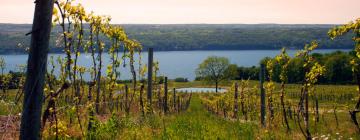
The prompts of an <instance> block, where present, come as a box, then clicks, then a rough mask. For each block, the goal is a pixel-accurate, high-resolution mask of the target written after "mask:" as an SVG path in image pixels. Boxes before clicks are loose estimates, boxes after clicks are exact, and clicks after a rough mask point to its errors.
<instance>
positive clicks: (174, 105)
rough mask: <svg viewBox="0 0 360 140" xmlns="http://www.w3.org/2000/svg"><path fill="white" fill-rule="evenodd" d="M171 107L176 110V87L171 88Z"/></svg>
mask: <svg viewBox="0 0 360 140" xmlns="http://www.w3.org/2000/svg"><path fill="white" fill-rule="evenodd" d="M173 107H174V111H176V89H175V88H173Z"/></svg>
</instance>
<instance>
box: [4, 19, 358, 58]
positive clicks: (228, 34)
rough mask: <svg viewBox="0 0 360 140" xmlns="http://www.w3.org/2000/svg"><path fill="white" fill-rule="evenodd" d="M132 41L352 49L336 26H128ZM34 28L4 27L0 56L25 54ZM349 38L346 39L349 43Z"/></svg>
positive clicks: (177, 46) (162, 47)
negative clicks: (315, 43)
mask: <svg viewBox="0 0 360 140" xmlns="http://www.w3.org/2000/svg"><path fill="white" fill-rule="evenodd" d="M122 26H123V27H124V28H125V30H126V31H127V33H128V34H129V36H130V37H131V38H135V39H137V40H139V41H140V42H141V43H142V44H143V46H144V48H145V49H146V48H148V47H153V48H155V50H157V51H176V50H245V49H247V50H249V49H279V48H281V47H284V46H285V47H288V48H291V49H297V48H302V47H303V45H304V44H305V43H307V42H309V41H311V40H314V39H316V40H319V42H320V45H321V48H322V49H328V48H329V49H330V48H332V49H334V48H352V47H353V42H352V41H351V39H349V38H350V37H343V38H339V39H337V40H335V41H331V40H330V39H329V38H328V36H327V32H328V30H329V29H330V28H331V27H333V26H334V25H300V24H299V25H282V24H186V25H182V24H174V25H154V24H146V25H141V24H127V25H122ZM30 29H31V25H30V24H0V54H5V53H6V54H9V53H25V50H24V48H19V47H17V46H18V45H17V44H18V43H22V44H23V45H22V46H23V47H26V46H27V45H28V44H29V41H30V36H25V34H26V33H28V32H29V31H30ZM58 31H60V30H59V28H57V27H55V30H53V33H52V40H51V52H56V53H60V52H61V50H62V49H61V48H56V47H55V39H56V36H57V35H56V32H58ZM345 38H346V39H345Z"/></svg>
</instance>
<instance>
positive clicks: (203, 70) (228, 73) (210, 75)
mask: <svg viewBox="0 0 360 140" xmlns="http://www.w3.org/2000/svg"><path fill="white" fill-rule="evenodd" d="M236 75H237V66H236V65H235V64H230V62H229V59H227V58H226V57H218V56H210V57H208V58H206V59H205V60H204V61H203V62H202V63H201V64H199V67H198V68H197V69H196V76H197V77H201V78H202V79H203V80H205V81H208V82H214V83H215V85H216V92H217V89H218V84H219V82H221V81H223V80H230V79H232V78H235V76H236Z"/></svg>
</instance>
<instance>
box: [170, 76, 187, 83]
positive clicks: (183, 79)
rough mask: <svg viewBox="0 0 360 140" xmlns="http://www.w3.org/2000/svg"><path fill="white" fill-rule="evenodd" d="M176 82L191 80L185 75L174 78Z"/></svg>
mask: <svg viewBox="0 0 360 140" xmlns="http://www.w3.org/2000/svg"><path fill="white" fill-rule="evenodd" d="M174 81H175V82H189V80H188V79H187V78H183V77H177V78H175V80H174Z"/></svg>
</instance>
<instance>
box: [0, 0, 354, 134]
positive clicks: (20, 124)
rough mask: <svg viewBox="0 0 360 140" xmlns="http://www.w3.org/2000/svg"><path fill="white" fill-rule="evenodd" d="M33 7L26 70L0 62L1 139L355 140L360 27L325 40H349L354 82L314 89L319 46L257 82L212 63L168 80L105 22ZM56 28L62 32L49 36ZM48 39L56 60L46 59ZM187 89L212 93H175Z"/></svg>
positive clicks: (272, 64) (63, 6) (55, 4)
mask: <svg viewBox="0 0 360 140" xmlns="http://www.w3.org/2000/svg"><path fill="white" fill-rule="evenodd" d="M35 3H36V5H37V6H36V9H35V17H34V24H33V30H32V31H31V32H29V33H27V35H31V36H32V38H31V47H30V48H29V50H27V51H28V52H29V60H28V63H27V64H26V65H20V66H18V71H16V72H9V73H7V72H4V69H5V67H6V65H5V64H6V63H7V62H5V61H4V59H0V69H1V72H2V73H1V77H0V78H1V79H0V85H1V86H0V88H1V89H2V92H1V94H0V138H1V140H3V139H4V140H7V139H40V138H41V139H56V140H57V139H308V140H310V139H360V135H359V134H360V127H359V122H358V121H359V114H358V113H359V112H360V95H359V93H360V91H359V88H360V75H359V74H360V72H359V70H360V65H359V64H360V30H359V29H360V19H358V20H356V21H354V22H350V23H349V24H346V25H342V26H337V27H334V28H333V29H331V30H330V31H329V32H328V36H329V38H330V39H332V40H335V39H336V38H337V37H340V36H343V35H345V34H346V33H348V32H350V33H353V34H354V37H353V38H352V39H353V40H354V43H355V47H354V55H353V56H352V59H351V62H349V65H351V67H352V71H353V75H354V79H355V82H354V83H356V84H353V85H318V80H319V78H321V77H322V76H323V75H324V73H325V72H326V70H327V68H326V67H325V66H323V65H322V64H321V63H319V62H318V60H317V59H316V58H315V57H313V55H311V54H312V53H313V51H314V50H315V49H317V48H318V46H319V43H318V42H317V41H311V42H310V43H308V44H305V46H304V48H303V49H302V50H299V51H298V53H297V54H296V56H295V57H290V56H289V55H288V54H287V52H286V48H284V49H282V50H281V52H280V53H279V54H278V55H277V56H276V57H274V58H269V59H267V60H266V61H265V62H261V64H260V72H259V79H260V80H259V81H255V80H246V79H245V78H244V79H243V80H234V79H233V77H232V75H234V74H236V68H237V66H236V65H232V64H230V63H229V61H228V60H227V59H224V58H220V57H215V56H214V57H209V58H208V59H207V60H205V61H204V62H203V63H202V64H200V65H199V68H198V69H197V70H196V74H197V75H199V81H190V82H188V80H187V79H181V78H180V79H178V80H179V81H181V82H176V80H174V79H168V77H167V76H166V75H163V74H161V73H160V69H161V67H160V66H159V63H161V62H159V61H156V60H154V55H155V54H154V50H153V48H149V49H148V50H147V53H148V55H147V56H148V58H146V59H147V63H146V64H143V59H144V58H142V57H141V56H142V55H141V54H142V53H144V52H143V46H142V45H141V42H139V41H137V40H136V39H133V38H131V37H130V36H128V34H127V32H126V31H125V30H124V28H123V27H121V26H119V25H114V24H111V17H109V16H99V15H96V14H95V13H94V12H90V13H89V12H87V11H86V10H85V8H84V7H83V6H82V5H81V4H79V3H77V2H75V1H74V0H56V1H44V0H40V1H35ZM49 5H50V6H49ZM55 26H59V27H61V30H60V31H57V32H56V33H55V34H56V35H55V36H54V35H50V32H51V28H54V27H55ZM49 38H56V46H57V47H58V48H60V49H62V50H63V52H64V54H65V55H64V57H62V56H59V57H57V58H54V57H49V58H48V56H47V53H48V50H49V48H48V46H49ZM81 52H85V53H86V54H89V56H90V59H89V61H91V63H92V66H91V67H85V66H82V64H81V63H79V56H80V55H83V53H81ZM105 53H108V54H109V56H110V64H109V65H104V57H103V55H104V54H105ZM293 58H298V59H300V60H301V62H302V63H301V66H302V69H301V71H303V72H304V76H303V77H304V78H303V79H302V82H301V83H298V84H289V83H288V81H289V77H288V72H289V71H288V69H289V62H290V61H291V60H292V59H293ZM184 63H186V62H184ZM184 66H185V65H184ZM221 67H224V69H222V68H221ZM26 68H27V69H26ZM120 68H127V69H129V71H130V74H131V79H130V80H126V79H120V75H122V74H124V72H122V71H120V70H119V69H120ZM102 70H105V73H104V72H103V71H102ZM275 72H279V74H278V75H275V74H274V73H275ZM85 75H89V77H90V78H85ZM276 76H278V77H276ZM275 78H277V79H280V82H275V80H274V79H275ZM214 84H215V85H214ZM186 87H199V88H201V87H209V88H215V92H187V91H184V92H179V91H178V90H177V89H179V88H186ZM218 87H221V88H223V89H225V92H218Z"/></svg>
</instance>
